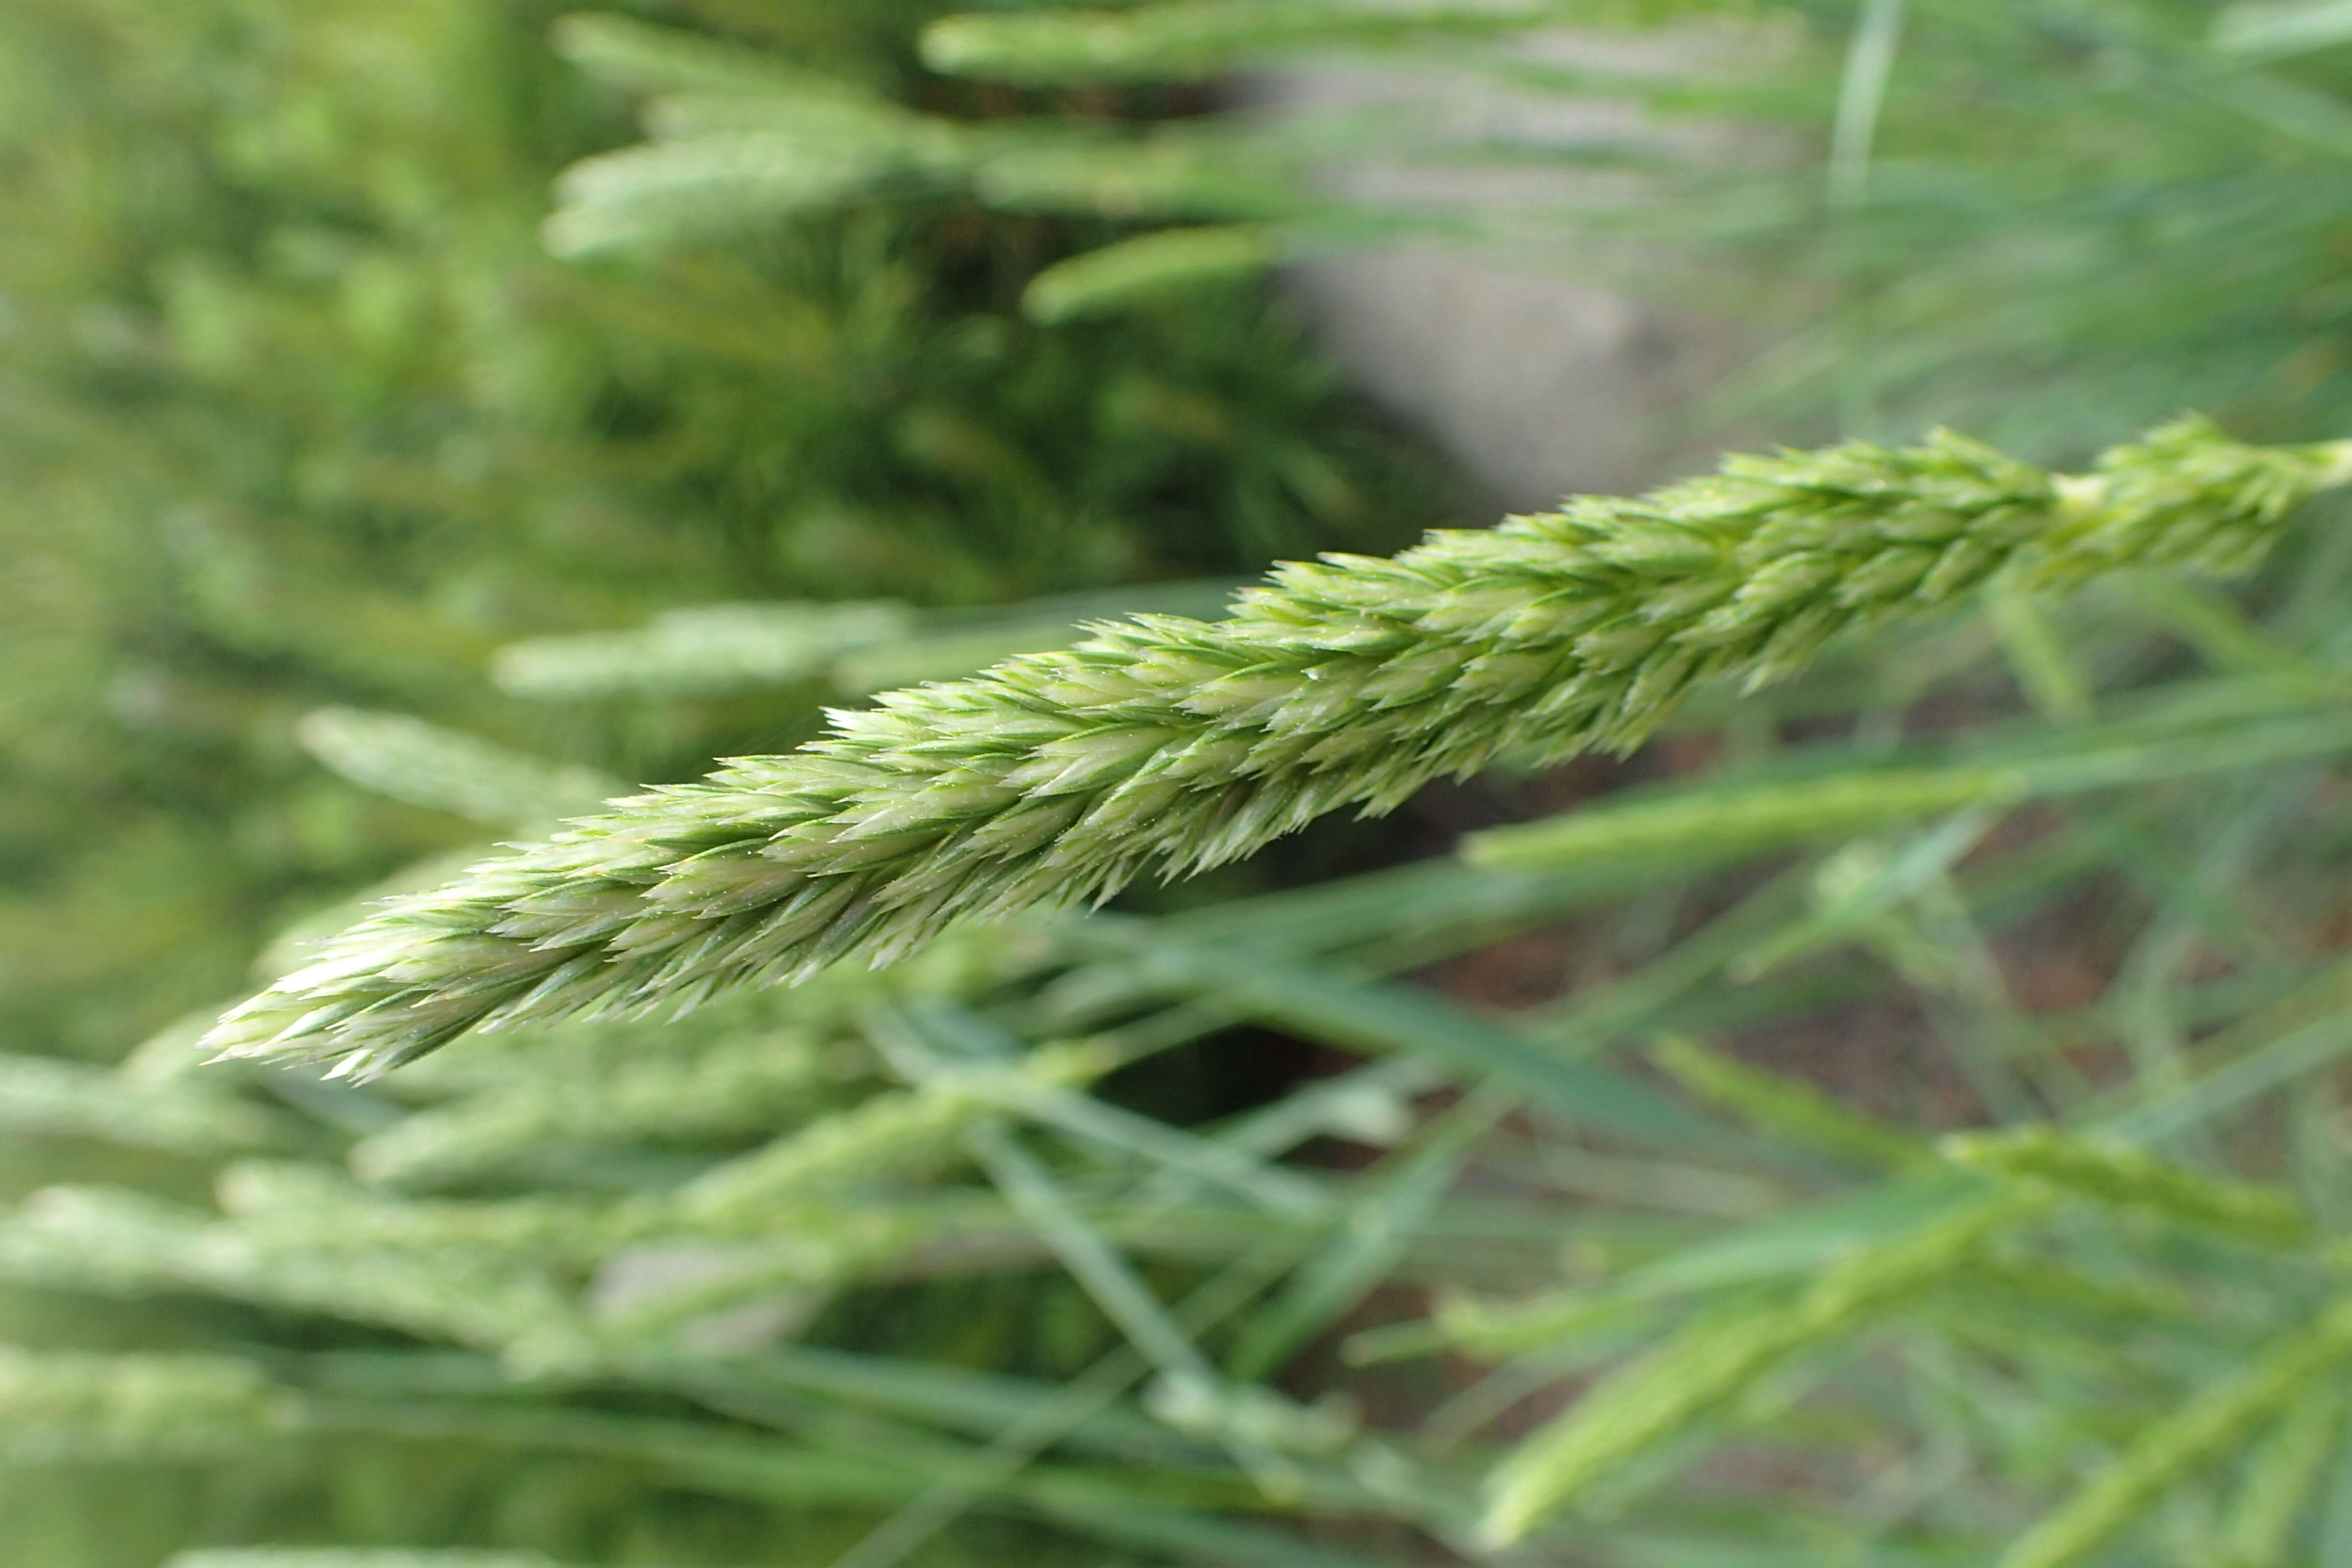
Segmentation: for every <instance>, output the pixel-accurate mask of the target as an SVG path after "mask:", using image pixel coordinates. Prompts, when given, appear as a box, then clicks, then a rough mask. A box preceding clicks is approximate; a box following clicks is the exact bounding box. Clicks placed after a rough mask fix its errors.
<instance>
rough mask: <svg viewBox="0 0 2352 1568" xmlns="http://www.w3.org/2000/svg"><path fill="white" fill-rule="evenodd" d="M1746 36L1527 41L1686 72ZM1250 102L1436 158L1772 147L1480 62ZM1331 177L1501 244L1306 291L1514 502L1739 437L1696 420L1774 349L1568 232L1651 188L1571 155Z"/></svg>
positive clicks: (1621, 476) (1642, 475)
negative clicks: (1650, 117) (1350, 120)
mask: <svg viewBox="0 0 2352 1568" xmlns="http://www.w3.org/2000/svg"><path fill="white" fill-rule="evenodd" d="M1742 42H1745V43H1746V44H1747V45H1748V46H1750V47H1752V46H1753V44H1754V39H1753V38H1752V37H1748V38H1746V39H1744V40H1743V39H1740V38H1735V37H1730V36H1727V34H1725V33H1723V32H1722V31H1719V30H1712V31H1705V32H1691V31H1685V32H1679V33H1675V34H1671V35H1649V36H1642V37H1626V36H1621V35H1600V34H1591V33H1574V32H1547V33H1545V34H1543V35H1540V36H1538V37H1535V38H1532V39H1530V40H1528V42H1527V44H1526V46H1525V55H1524V58H1526V59H1528V61H1529V62H1530V63H1534V64H1538V65H1548V66H1554V67H1559V68H1566V69H1568V70H1573V71H1588V70H1599V71H1607V72H1623V73H1628V74H1635V75H1641V74H1673V73H1677V72H1685V71H1688V70H1690V69H1692V68H1696V67H1698V66H1701V65H1703V64H1704V63H1705V62H1706V60H1707V59H1708V58H1710V57H1711V56H1716V55H1719V54H1720V52H1721V51H1722V50H1724V49H1725V48H1726V47H1738V45H1739V44H1741V43H1742ZM1246 91H1247V94H1248V96H1249V98H1250V99H1251V100H1253V101H1254V102H1255V104H1256V105H1257V106H1259V108H1260V109H1261V110H1263V111H1265V112H1267V113H1271V114H1273V115H1276V116H1277V117H1280V116H1294V117H1300V118H1302V119H1303V118H1304V117H1307V116H1313V115H1325V114H1339V115H1347V114H1355V113H1370V114H1374V115H1379V116H1382V117H1388V116H1409V117H1412V123H1413V124H1414V126H1415V127H1416V132H1415V133H1416V134H1420V133H1422V131H1421V128H1425V134H1426V136H1427V138H1428V140H1429V144H1430V145H1431V146H1432V147H1433V148H1434V147H1439V146H1444V145H1445V144H1448V143H1459V144H1462V145H1465V146H1468V145H1475V144H1478V143H1481V142H1484V143H1488V144H1492V143H1497V142H1512V143H1516V144H1517V145H1518V146H1520V147H1523V148H1526V147H1536V148H1547V147H1548V148H1557V149H1560V150H1562V151H1563V152H1566V151H1570V150H1573V149H1576V148H1579V147H1589V146H1591V145H1593V144H1595V143H1609V142H1615V143H1619V144H1622V143H1624V142H1636V143H1640V144H1647V145H1667V144H1671V145H1673V146H1674V147H1675V149H1676V150H1677V151H1680V152H1684V153H1691V154H1695V155H1697V156H1701V157H1714V158H1734V159H1736V158H1740V157H1752V156H1754V155H1755V153H1756V152H1757V149H1756V148H1755V147H1754V146H1753V144H1752V142H1753V139H1752V138H1750V139H1748V145H1742V144H1741V142H1740V139H1738V138H1736V137H1730V136H1727V133H1726V132H1725V131H1724V129H1723V128H1721V127H1707V126H1675V127H1661V126H1656V125H1653V124H1649V123H1646V122H1644V121H1643V119H1642V117H1641V115H1640V113H1639V111H1638V110H1637V109H1636V108H1635V107H1634V106H1633V105H1631V104H1629V103H1627V102H1624V101H1610V100H1605V99H1601V98H1586V97H1571V96H1569V95H1567V94H1565V93H1545V92H1536V91H1528V90H1502V89H1498V87H1497V85H1496V81H1495V79H1493V78H1492V77H1491V76H1489V75H1482V74H1474V73H1473V72H1470V71H1468V70H1465V69H1461V68H1441V67H1433V66H1429V67H1425V66H1421V65H1418V64H1415V65H1402V64H1397V65H1390V64H1383V65H1381V67H1379V68H1367V67H1357V66H1342V65H1321V64H1318V65H1313V66H1307V67H1300V68H1292V69H1286V70H1284V71H1280V72H1275V73H1269V74H1266V75H1265V76H1262V77H1258V78H1255V79H1253V81H1252V82H1251V83H1250V84H1249V86H1248V88H1247V89H1246ZM1768 156H1769V154H1768ZM1326 178H1327V179H1328V183H1329V184H1330V185H1331V186H1332V187H1333V188H1334V189H1335V190H1336V191H1338V192H1339V193H1342V194H1344V195H1349V196H1352V197H1358V198H1370V199H1371V200H1373V201H1375V202H1402V203H1409V204H1412V205H1417V206H1422V207H1424V208H1434V209H1437V210H1440V211H1444V212H1451V213H1456V214H1460V215H1462V216H1465V217H1466V218H1468V219H1469V220H1471V222H1473V223H1474V224H1475V225H1476V226H1478V227H1479V228H1480V229H1481V230H1482V231H1484V232H1485V233H1487V234H1489V235H1491V236H1493V237H1492V238H1491V239H1488V240H1486V242H1484V243H1469V242H1462V241H1451V240H1449V241H1448V242H1446V243H1442V244H1441V243H1437V242H1434V241H1423V242H1416V243H1412V244H1407V245H1402V246H1395V247H1385V248H1381V249H1374V250H1365V251H1357V252H1353V253H1348V254H1340V255H1335V256H1331V257H1328V258H1321V259H1315V260H1310V261H1306V262H1302V263H1299V264H1297V265H1295V266H1293V267H1291V268H1288V269H1287V271H1286V279H1285V282H1286V288H1287V289H1288V291H1289V292H1290V293H1291V294H1292V296H1293V297H1294V298H1296V299H1297V300H1298V301H1299V303H1300V304H1301V305H1302V307H1303V308H1304V310H1305V312H1306V314H1307V317H1308V319H1309V320H1310V321H1311V322H1312V323H1313V325H1314V328H1315V330H1316V331H1317V333H1318V336H1319V337H1320V338H1321V340H1322V341H1323V342H1324V344H1325V345H1326V347H1327V348H1328V350H1329V351H1330V352H1331V353H1333V354H1334V355H1336V356H1337V357H1338V358H1339V361H1340V362H1341V363H1343V364H1344V365H1345V366H1346V367H1347V368H1348V369H1349V372H1351V373H1352V374H1353V375H1354V376H1355V378H1356V380H1357V382H1358V383H1359V384H1360V386H1361V387H1362V388H1363V389H1364V390H1365V392H1366V393H1368V394H1369V395H1370V396H1371V397H1373V398H1374V399H1375V400H1376V401H1378V402H1380V403H1381V404H1382V405H1386V406H1387V407H1389V408H1391V410H1393V411H1394V412H1395V413H1396V414H1398V415H1399V416H1402V418H1404V419H1405V420H1406V421H1407V422H1409V423H1410V424H1412V425H1413V426H1417V427H1419V428H1420V429H1422V430H1423V432H1425V433H1426V434H1427V435H1429V436H1430V437H1433V439H1435V440H1436V441H1437V442H1438V443H1440V444H1441V445H1442V446H1443V447H1444V448H1445V449H1446V450H1448V451H1449V452H1450V453H1452V454H1453V455H1454V457H1455V458H1457V460H1459V461H1460V462H1462V463H1463V464H1464V465H1465V467H1466V468H1469V470H1470V471H1471V472H1472V473H1473V474H1474V475H1475V477H1476V478H1478V479H1480V480H1482V481H1483V482H1484V483H1485V485H1486V487H1487V488H1488V489H1490V490H1491V491H1492V492H1493V494H1494V496H1495V497H1496V499H1497V500H1501V501H1503V502H1504V503H1505V504H1507V505H1510V506H1513V507H1517V508H1532V507H1542V506H1548V505H1550V504H1551V503H1553V502H1555V501H1557V500H1559V497H1560V496H1562V495H1564V494H1567V493H1570V492H1573V491H1580V490H1592V491H1619V490H1626V489H1640V488H1642V487H1643V486H1644V485H1647V484H1650V483H1653V482H1655V481H1656V480H1658V479H1663V478H1665V477H1669V476H1671V475H1674V474H1677V473H1683V472H1688V471H1690V470H1692V469H1694V468H1705V467H1706V466H1708V465H1709V464H1710V463H1711V462H1712V459H1713V458H1714V456H1715V454H1716V452H1717V450H1719V449H1720V447H1722V446H1723V445H1724V444H1725V443H1726V441H1727V439H1729V438H1730V437H1731V433H1730V432H1727V431H1723V430H1706V429H1696V428H1694V427H1693V425H1692V423H1691V422H1690V419H1689V417H1688V416H1689V411H1690V409H1691V406H1692V405H1693V403H1694V401H1695V400H1696V399H1697V398H1698V397H1700V396H1701V395H1703V394H1705V393H1706V391H1707V389H1708V388H1710V387H1711V386H1713V385H1714V384H1717V382H1718V381H1719V380H1720V379H1721V378H1722V377H1723V376H1724V375H1725V374H1727V373H1728V372H1729V371H1731V370H1732V369H1734V368H1735V367H1737V366H1738V364H1740V363H1742V362H1743V361H1744V360H1745V359H1746V358H1748V356H1749V354H1751V353H1753V352H1754V348H1755V346H1756V345H1755V341H1754V334H1753V333H1752V332H1751V331H1749V330H1748V329H1746V328H1744V327H1743V326H1742V325H1740V324H1739V323H1738V322H1736V321H1731V320H1729V319H1720V318H1714V317H1709V316H1707V315H1706V314H1704V313H1703V312H1701V311H1698V310H1691V309H1687V308H1677V307H1674V306H1669V305H1666V304H1664V303H1660V302H1658V300H1654V299H1637V298H1635V297H1634V296H1633V294H1631V293H1629V292H1627V291H1625V290H1623V289H1615V288H1611V287H1609V286H1607V285H1605V284H1603V283H1601V282H1596V281H1593V280H1592V279H1593V278H1596V277H1601V276H1607V275H1611V274H1612V273H1613V274H1614V275H1616V276H1624V275H1625V272H1626V269H1627V268H1633V269H1634V270H1639V269H1640V268H1641V267H1642V266H1643V260H1644V258H1642V257H1641V256H1640V255H1638V254H1630V255H1629V254H1628V253H1627V252H1625V251H1624V250H1623V249H1622V248H1616V249H1612V250H1610V251H1607V252H1604V251H1603V250H1602V249H1601V247H1599V246H1598V245H1596V244H1593V243H1592V242H1590V241H1586V242H1582V243H1580V242H1578V241H1577V240H1575V239H1574V238H1573V237H1571V233H1570V229H1569V228H1568V226H1565V225H1563V224H1561V223H1560V221H1559V218H1560V215H1562V214H1563V213H1564V212H1566V211H1567V210H1569V209H1571V208H1573V207H1574V206H1576V205H1584V204H1591V203H1593V202H1606V201H1609V200H1612V199H1616V198H1618V197H1621V196H1622V195H1627V194H1630V192H1631V190H1632V189H1633V185H1632V181H1633V179H1634V178H1635V176H1633V175H1631V174H1625V173H1623V172H1614V171H1602V170H1598V169H1596V168H1594V167H1593V166H1592V165H1591V164H1590V163H1580V162H1578V161H1576V160H1575V159H1573V158H1572V157H1563V158H1562V159H1560V160H1559V162H1558V163H1554V164H1549V165H1546V164H1545V163H1542V162H1541V161H1540V160H1529V159H1525V158H1521V159H1518V160H1515V161H1514V163H1512V164H1510V165H1508V166H1503V165H1490V166H1488V167H1485V168H1481V167H1479V166H1477V164H1476V163H1475V161H1471V160H1460V161H1455V162H1453V163H1451V164H1450V165H1449V164H1447V163H1436V162H1432V163H1409V162H1408V163H1400V162H1397V161H1393V160H1391V161H1385V162H1384V161H1381V160H1379V159H1377V158H1374V159H1368V160H1365V161H1362V162H1350V161H1348V160H1346V159H1344V158H1343V159H1339V160H1335V161H1334V162H1333V163H1332V164H1331V165H1330V166H1329V167H1328V171H1327V174H1326ZM1580 273H1581V274H1582V275H1583V276H1581V277H1580ZM1684 281H1685V285H1687V282H1688V279H1685V280H1684ZM1685 291H1686V289H1685Z"/></svg>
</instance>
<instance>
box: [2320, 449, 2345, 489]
mask: <svg viewBox="0 0 2352 1568" xmlns="http://www.w3.org/2000/svg"><path fill="white" fill-rule="evenodd" d="M2315 450H2316V451H2317V452H2318V454H2319V459H2320V462H2319V472H2318V473H2317V474H2316V475H2315V476H2314V478H2313V480H2312V482H2313V484H2315V486H2316V487H2317V488H2319V489H2324V490H2328V489H2338V488H2339V487H2341V486H2344V485H2352V441H2324V442H2322V443H2320V445H2319V446H2318V447H2316V448H2315Z"/></svg>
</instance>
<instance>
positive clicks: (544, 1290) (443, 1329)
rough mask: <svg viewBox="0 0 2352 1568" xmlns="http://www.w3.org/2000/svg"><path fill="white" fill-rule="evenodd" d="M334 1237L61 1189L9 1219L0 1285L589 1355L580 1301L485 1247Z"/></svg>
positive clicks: (1, 1245)
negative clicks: (254, 1309) (181, 1297)
mask: <svg viewBox="0 0 2352 1568" xmlns="http://www.w3.org/2000/svg"><path fill="white" fill-rule="evenodd" d="M330 1233H331V1232H330V1230H329V1228H328V1227H326V1226H308V1227H306V1228H303V1229H299V1230H294V1231H291V1232H290V1233H286V1234H280V1235H279V1236H277V1237H270V1236H268V1235H267V1234H263V1233H260V1232H257V1231H252V1230H248V1229H247V1228H245V1227H242V1226H236V1225H234V1224H228V1223H224V1222H218V1221H212V1220H209V1219H208V1218H207V1217H206V1216H205V1215H204V1214H203V1213H202V1212H200V1211H193V1210H187V1209H183V1208H180V1207H178V1206H176V1205H170V1204H164V1203H160V1202H157V1201H156V1200H154V1199H152V1198H146V1197H142V1196H140V1195H138V1194H131V1193H124V1192H114V1191H109V1190H104V1189H94V1188H67V1187H53V1188H49V1189H47V1190H45V1191H43V1192H39V1193H36V1194H33V1196H32V1197H31V1198H29V1199H27V1200H26V1203H25V1205H24V1206H23V1207H22V1208H21V1209H20V1210H19V1211H18V1212H17V1213H16V1215H14V1216H12V1217H11V1218H9V1219H8V1220H6V1221H5V1223H0V1278H5V1279H15V1280H21V1281H24V1282H26V1283H30V1284H37V1285H45V1286H50V1287H56V1288H61V1289H78V1290H89V1291H94V1292H98V1293H100V1294H107V1295H122V1296H145V1295H151V1294H154V1293H157V1292H197V1293H202V1294H207V1295H215V1296H220V1297H224V1298H226V1299H229V1300H241V1301H250V1302H254V1303H256V1304H257V1305H262V1306H269V1307H278V1308H283V1309H289V1310H295V1311H303V1312H317V1313H321V1314H324V1315H327V1316H331V1317H337V1318H341V1319H343V1320H345V1321H350V1322H359V1323H374V1324H381V1325H383V1326H384V1327H387V1328H394V1329H399V1330H402V1331H405V1332H409V1333H413V1334H417V1335H420V1336H423V1337H425V1338H427V1339H437V1340H446V1341H450V1342H456V1343H458V1344H466V1345H472V1346H476V1347H478V1348H481V1349H484V1350H493V1351H503V1350H505V1349H507V1348H508V1347H509V1346H512V1345H515V1344H519V1343H525V1342H529V1343H532V1344H534V1345H540V1346H546V1347H551V1349H550V1351H549V1352H548V1353H553V1348H562V1349H563V1350H565V1351H566V1352H567V1353H584V1350H585V1343H586V1340H585V1335H584V1331H583V1330H582V1328H581V1326H580V1324H579V1322H578V1321H577V1319H576V1314H575V1312H574V1311H573V1310H572V1304H571V1303H570V1302H569V1301H568V1300H566V1299H565V1297H564V1296H563V1295H562V1293H561V1292H559V1291H557V1290H556V1289H554V1287H553V1286H552V1284H551V1282H550V1281H549V1279H547V1278H546V1277H545V1276H544V1275H543V1274H541V1273H540V1272H539V1271H537V1270H535V1269H532V1268H523V1267H513V1266H508V1265H507V1264H505V1263H504V1262H502V1261H500V1260H498V1259H490V1258H485V1257H484V1256H483V1255H482V1254H481V1253H479V1252H477V1253H474V1254H472V1255H470V1256H450V1255H446V1254H443V1253H439V1252H436V1251H432V1250H426V1249H417V1250H412V1251H406V1252H403V1251H396V1250H393V1249H391V1248H380V1249H368V1248H363V1247H361V1246H358V1245H351V1246H347V1247H344V1248H342V1249H340V1250H329V1249H326V1248H323V1247H320V1246H319V1245H318V1243H319V1241H320V1238H321V1237H322V1236H323V1235H325V1234H330ZM344 1234H345V1235H346V1236H347V1237H348V1236H349V1235H350V1233H349V1232H345V1233H344Z"/></svg>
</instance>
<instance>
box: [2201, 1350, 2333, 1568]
mask: <svg viewBox="0 0 2352 1568" xmlns="http://www.w3.org/2000/svg"><path fill="white" fill-rule="evenodd" d="M2343 1431H2344V1396H2343V1395H2342V1394H2339V1393H2337V1392H2336V1390H2335V1389H2332V1388H2328V1389H2322V1390H2320V1391H2319V1392H2317V1393H2315V1394H2308V1395H2306V1396H2305V1398H2304V1399H2303V1401H2302V1402H2301V1403H2300V1404H2298V1405H2295V1407H2294V1409H2292V1410H2290V1411H2288V1412H2287V1413H2286V1415H2285V1416H2284V1418H2282V1419H2281V1420H2280V1422H2279V1424H2278V1426H2277V1429H2276V1430H2274V1431H2273V1433H2272V1434H2271V1436H2270V1438H2269V1440H2268V1441H2266V1442H2264V1443H2263V1446H2262V1447H2260V1448H2258V1449H2256V1450H2255V1452H2254V1455H2253V1458H2252V1460H2251V1462H2250V1463H2249V1464H2248V1465H2247V1467H2246V1479H2245V1485H2244V1488H2243V1489H2242V1490H2241V1491H2240V1492H2239V1494H2238V1500H2237V1505H2236V1506H2235V1507H2234V1508H2232V1509H2231V1510H2230V1518H2229V1523H2228V1526H2227V1527H2226V1529H2225V1531H2224V1539H2225V1540H2227V1542H2229V1551H2230V1563H2231V1568H2280V1565H2281V1564H2282V1563H2285V1562H2286V1560H2287V1556H2288V1552H2289V1551H2290V1549H2291V1548H2292V1546H2293V1544H2294V1527H2295V1524H2296V1522H2297V1521H2298V1520H2300V1519H2301V1517H2302V1515H2303V1513H2304V1511H2305V1510H2306V1509H2308V1508H2309V1507H2310V1506H2311V1502H2312V1499H2313V1497H2314V1495H2315V1493H2317V1491H2318V1490H2319V1483H2320V1480H2321V1478H2322V1477H2324V1476H2325V1475H2326V1470H2327V1461H2328V1458H2330V1457H2331V1456H2332V1455H2333V1454H2334V1453H2335V1452H2336V1442H2337V1440H2338V1439H2339V1438H2340V1437H2341V1436H2342V1435H2343Z"/></svg>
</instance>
